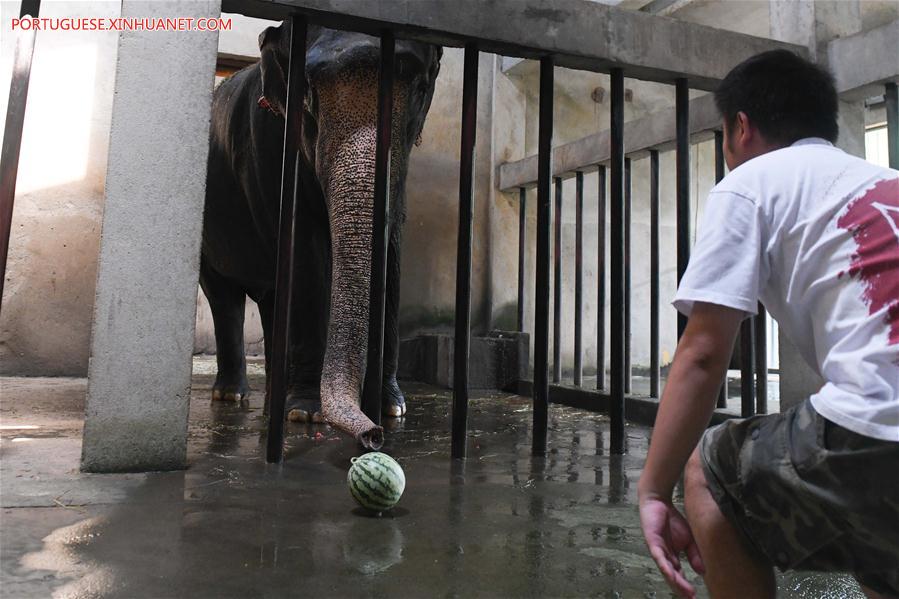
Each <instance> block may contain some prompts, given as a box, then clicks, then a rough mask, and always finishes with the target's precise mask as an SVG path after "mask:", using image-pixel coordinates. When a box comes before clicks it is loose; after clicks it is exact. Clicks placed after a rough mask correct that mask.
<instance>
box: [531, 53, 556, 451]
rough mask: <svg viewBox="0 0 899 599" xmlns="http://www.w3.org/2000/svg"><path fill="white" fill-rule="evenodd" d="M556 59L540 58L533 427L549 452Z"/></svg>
mask: <svg viewBox="0 0 899 599" xmlns="http://www.w3.org/2000/svg"><path fill="white" fill-rule="evenodd" d="M553 75H554V73H553V59H552V57H551V56H545V57H543V58H541V59H540V109H539V113H540V114H539V126H538V128H539V131H538V134H537V138H538V139H537V256H536V262H537V268H536V270H537V284H536V292H535V295H536V299H535V302H534V389H533V396H534V427H533V432H532V435H533V440H532V441H533V442H532V451H533V452H534V453H535V454H538V455H542V454H544V453H545V452H546V428H547V425H548V419H549V379H548V376H547V375H548V369H549V364H548V350H549V259H550V252H549V247H550V220H551V219H550V215H551V214H550V211H551V208H552V203H551V198H550V185H551V177H552V149H553V148H552V142H553V79H554V78H553Z"/></svg>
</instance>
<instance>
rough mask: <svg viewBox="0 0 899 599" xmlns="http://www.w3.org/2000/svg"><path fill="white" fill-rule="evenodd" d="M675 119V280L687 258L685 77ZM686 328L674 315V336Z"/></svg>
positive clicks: (678, 92) (677, 90)
mask: <svg viewBox="0 0 899 599" xmlns="http://www.w3.org/2000/svg"><path fill="white" fill-rule="evenodd" d="M674 111H675V120H676V121H677V122H676V127H675V128H676V130H677V142H676V146H677V166H676V170H677V184H676V189H677V282H678V284H679V283H680V280H681V277H683V276H684V272H685V271H686V270H687V262H689V261H690V87H689V85H688V84H687V80H686V79H678V80H677V81H676V82H675V105H674ZM686 327H687V317H686V316H684V315H683V314H680V313H678V315H677V338H678V339H680V337H681V335H683V333H684V329H685V328H686Z"/></svg>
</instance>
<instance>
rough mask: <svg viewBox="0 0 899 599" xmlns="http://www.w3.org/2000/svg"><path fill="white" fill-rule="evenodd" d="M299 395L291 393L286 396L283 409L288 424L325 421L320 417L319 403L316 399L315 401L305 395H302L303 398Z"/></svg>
mask: <svg viewBox="0 0 899 599" xmlns="http://www.w3.org/2000/svg"><path fill="white" fill-rule="evenodd" d="M299 395H300V394H294V393H291V394H290V395H288V396H287V402H286V404H285V409H284V411H285V412H286V413H287V420H288V421H290V422H313V423H320V422H324V421H325V419H324V417H323V416H322V403H321V401H320V400H319V399H318V398H317V397H316V398H315V399H310V398H309V395H308V394H306V393H303V394H302V395H303V397H301V396H299ZM316 395H318V393H316Z"/></svg>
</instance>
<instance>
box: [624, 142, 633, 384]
mask: <svg viewBox="0 0 899 599" xmlns="http://www.w3.org/2000/svg"><path fill="white" fill-rule="evenodd" d="M631 336H632V330H631V159H630V158H625V159H624V392H625V393H626V394H628V393H630V392H631V381H632V379H633V376H632V372H631Z"/></svg>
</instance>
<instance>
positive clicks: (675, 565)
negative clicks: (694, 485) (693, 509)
mask: <svg viewBox="0 0 899 599" xmlns="http://www.w3.org/2000/svg"><path fill="white" fill-rule="evenodd" d="M640 524H641V525H642V527H643V538H644V539H645V540H646V546H647V547H649V553H650V554H651V555H652V559H654V560H655V562H656V565H657V566H658V568H659V571H660V572H661V573H662V575H663V576H664V577H665V581H666V582H667V583H668V586H669V587H671V590H673V591H674V592H675V593H677V594H678V595H680V596H682V597H690V598H692V597H695V596H696V589H694V588H693V585H691V584H690V583H689V582H688V581H687V578H686V576H684V572H683V570H681V565H680V557H679V555H680V554H681V553H682V552H686V554H687V559H688V560H689V561H690V566H692V567H693V569H694V570H695V571H696V572H697V573H698V574H705V568H704V567H703V564H702V557H700V555H699V547H697V546H696V541H694V540H693V533H691V532H690V525H689V524H687V520H686V519H685V518H684V517H683V515H681V513H680V512H678V511H677V508H675V507H674V506H673V505H672V504H671V503H670V502H666V501H663V500H661V499H658V498H655V497H648V498H644V499H641V500H640Z"/></svg>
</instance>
